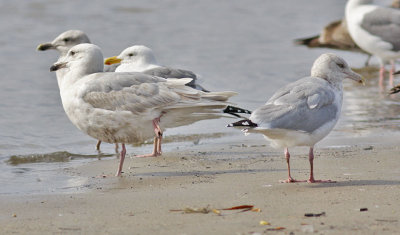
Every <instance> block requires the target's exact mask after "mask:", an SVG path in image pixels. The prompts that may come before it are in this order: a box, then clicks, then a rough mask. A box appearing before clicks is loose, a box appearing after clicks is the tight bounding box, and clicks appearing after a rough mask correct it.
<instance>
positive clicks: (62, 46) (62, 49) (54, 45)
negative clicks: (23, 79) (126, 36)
mask: <svg viewBox="0 0 400 235" xmlns="http://www.w3.org/2000/svg"><path fill="white" fill-rule="evenodd" d="M82 43H90V40H89V37H88V36H87V35H86V34H85V33H84V32H83V31H81V30H67V31H65V32H63V33H61V34H60V35H58V36H57V37H56V38H55V39H54V40H53V41H52V42H46V43H42V44H40V45H39V46H38V47H37V50H38V51H47V50H56V51H58V52H59V53H60V56H59V58H58V60H61V59H62V58H63V57H65V56H66V55H67V52H68V50H69V49H71V48H72V47H73V46H76V45H78V44H82ZM115 68H116V66H108V69H107V71H108V72H112V71H114V70H115ZM64 72H65V70H58V71H57V72H56V75H57V77H59V76H63V74H64ZM58 86H60V84H58ZM100 145H101V141H100V140H98V141H97V144H96V149H97V150H100ZM115 151H116V152H118V144H115Z"/></svg>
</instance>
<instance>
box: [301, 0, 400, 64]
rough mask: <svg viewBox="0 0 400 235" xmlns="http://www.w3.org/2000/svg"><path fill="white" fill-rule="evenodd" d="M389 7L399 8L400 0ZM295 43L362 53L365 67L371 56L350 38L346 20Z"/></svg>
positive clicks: (327, 26)
mask: <svg viewBox="0 0 400 235" xmlns="http://www.w3.org/2000/svg"><path fill="white" fill-rule="evenodd" d="M391 7H393V8H400V0H393V1H392V4H391ZM295 43H296V44H299V45H305V46H307V47H309V48H330V49H336V50H343V51H353V52H360V53H364V54H366V55H368V59H367V61H366V62H365V65H366V66H367V65H368V64H369V60H370V58H371V54H370V53H369V52H366V51H364V50H363V49H361V48H360V47H358V46H357V44H356V43H355V42H354V40H353V39H352V38H351V36H350V33H349V30H348V29H347V21H346V18H343V19H341V20H336V21H333V22H331V23H329V24H328V25H326V26H325V27H324V28H323V29H322V30H321V32H320V33H319V34H318V35H315V36H312V37H307V38H300V39H296V40H295Z"/></svg>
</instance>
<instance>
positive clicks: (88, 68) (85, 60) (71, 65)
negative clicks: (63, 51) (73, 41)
mask: <svg viewBox="0 0 400 235" xmlns="http://www.w3.org/2000/svg"><path fill="white" fill-rule="evenodd" d="M65 68H66V69H69V71H73V72H74V73H78V74H79V75H81V76H84V75H88V74H92V73H98V72H103V53H102V52H101V49H100V47H98V46H96V45H94V44H89V43H83V44H79V45H76V46H74V47H72V48H71V49H69V51H68V53H67V55H66V56H65V57H64V58H62V59H61V60H59V61H57V62H56V63H55V64H53V66H51V68H50V71H57V70H60V69H65Z"/></svg>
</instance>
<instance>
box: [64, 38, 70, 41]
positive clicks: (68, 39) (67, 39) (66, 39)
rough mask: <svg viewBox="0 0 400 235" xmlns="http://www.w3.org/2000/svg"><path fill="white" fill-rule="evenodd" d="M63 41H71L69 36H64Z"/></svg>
mask: <svg viewBox="0 0 400 235" xmlns="http://www.w3.org/2000/svg"><path fill="white" fill-rule="evenodd" d="M63 41H64V42H69V41H71V38H64V39H63Z"/></svg>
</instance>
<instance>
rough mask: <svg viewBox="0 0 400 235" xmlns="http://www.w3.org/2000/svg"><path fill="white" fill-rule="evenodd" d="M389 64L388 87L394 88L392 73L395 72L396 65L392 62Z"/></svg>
mask: <svg viewBox="0 0 400 235" xmlns="http://www.w3.org/2000/svg"><path fill="white" fill-rule="evenodd" d="M390 64H391V65H392V67H391V68H390V80H389V85H390V87H393V86H394V83H393V80H394V75H393V73H394V72H396V64H395V63H394V60H391V61H390Z"/></svg>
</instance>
